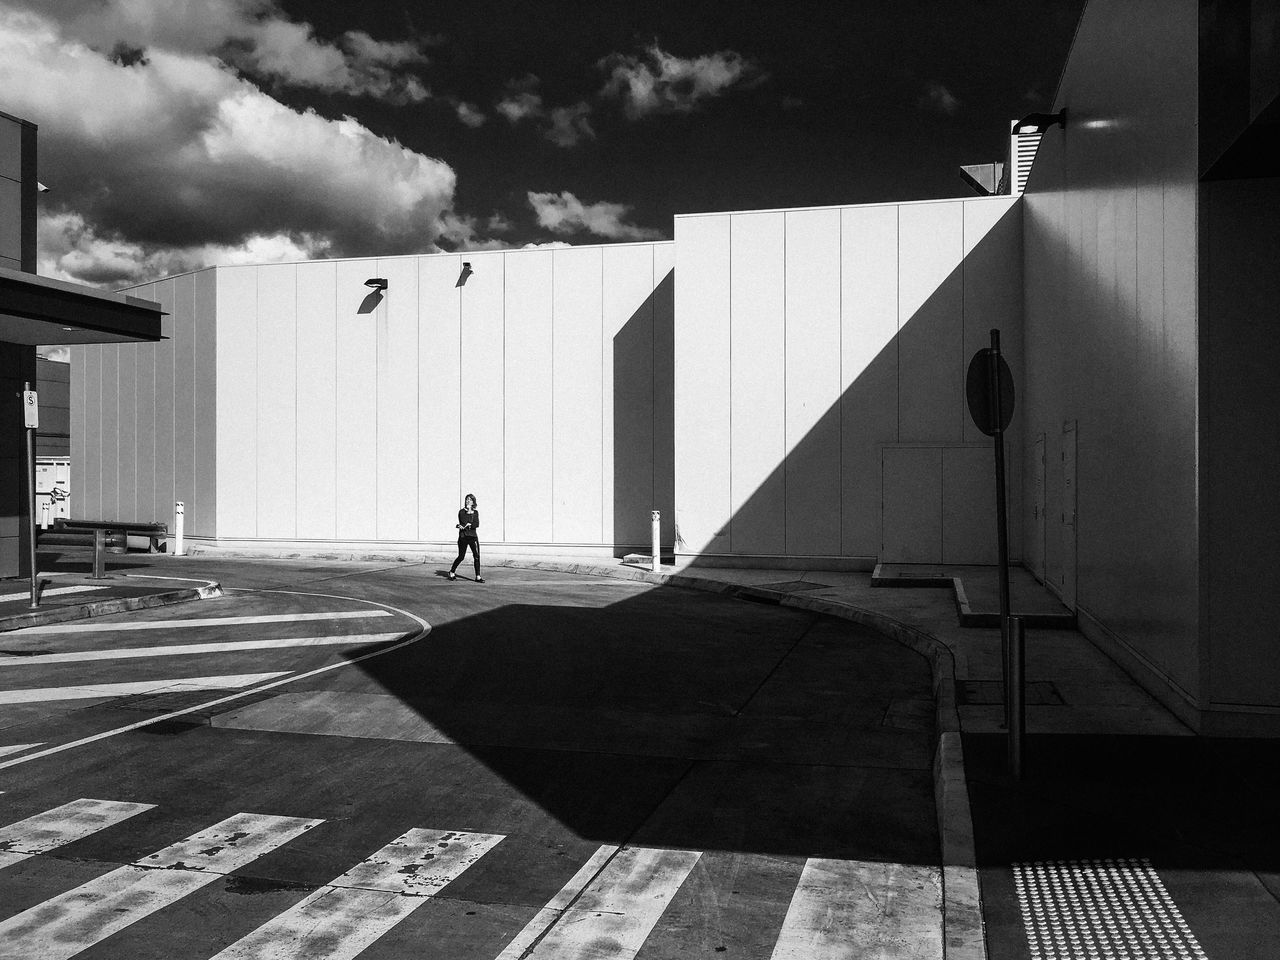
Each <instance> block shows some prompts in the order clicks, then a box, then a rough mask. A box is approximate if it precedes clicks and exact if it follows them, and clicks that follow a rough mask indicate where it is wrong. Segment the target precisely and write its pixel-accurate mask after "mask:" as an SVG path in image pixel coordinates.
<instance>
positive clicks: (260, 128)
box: [0, 0, 455, 279]
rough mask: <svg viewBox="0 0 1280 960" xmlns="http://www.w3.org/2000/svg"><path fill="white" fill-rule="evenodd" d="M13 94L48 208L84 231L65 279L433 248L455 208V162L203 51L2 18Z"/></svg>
mask: <svg viewBox="0 0 1280 960" xmlns="http://www.w3.org/2000/svg"><path fill="white" fill-rule="evenodd" d="M224 5H225V4H224ZM135 6H137V7H138V8H139V9H142V8H146V9H154V10H160V9H162V8H164V5H157V4H149V3H142V2H141V0H139V2H138V4H136V5H135ZM239 6H243V4H241V5H239ZM0 90H3V91H4V108H5V110H6V111H7V112H10V113H15V114H17V115H19V116H22V117H24V118H26V119H29V120H32V121H34V122H36V123H38V124H39V126H40V178H41V180H42V181H44V182H45V183H48V184H50V185H51V186H52V187H53V188H54V192H53V193H51V194H49V195H48V196H49V199H50V200H51V201H52V202H54V203H56V204H57V206H56V207H49V208H47V209H48V212H49V213H50V214H53V215H56V214H65V215H74V216H78V217H79V218H81V222H82V224H83V225H84V228H83V230H81V231H80V232H79V233H78V234H77V235H78V236H80V237H81V240H80V241H77V243H76V244H73V245H72V246H70V247H68V248H67V249H65V250H64V251H63V253H62V255H61V257H60V258H59V259H58V261H57V263H58V266H57V269H58V270H59V271H60V275H66V276H79V277H83V278H86V279H87V278H91V277H105V276H110V275H112V274H113V273H114V274H116V275H119V276H121V277H124V276H130V275H135V274H138V275H140V274H144V273H146V272H147V271H148V270H151V269H152V268H153V266H154V265H155V264H156V263H158V262H159V261H157V260H156V259H155V257H156V256H157V254H158V252H159V251H161V250H163V249H164V248H175V249H176V250H178V251H181V252H183V253H182V256H180V257H178V259H177V260H176V261H175V262H183V263H185V262H186V261H185V260H183V257H187V256H196V255H197V254H199V255H208V256H229V255H231V254H230V253H229V251H235V250H241V249H248V245H249V244H250V243H251V238H255V237H257V238H263V237H289V238H294V241H295V242H297V243H299V244H300V246H299V248H298V249H299V250H305V251H313V250H316V249H320V248H325V249H332V250H333V251H334V252H335V253H336V254H345V253H352V254H355V253H361V252H365V251H368V250H371V249H376V250H378V251H379V252H408V251H411V250H422V249H430V248H432V246H433V243H434V240H435V238H436V237H437V236H439V235H440V234H441V231H442V230H443V218H444V216H445V215H446V214H447V213H448V212H449V211H450V209H451V207H452V203H453V192H454V187H455V176H454V172H453V170H452V169H451V168H450V167H449V166H448V165H447V164H445V163H444V162H442V161H440V160H436V159H433V158H430V157H427V156H424V155H422V154H419V153H416V152H414V151H412V150H409V149H407V148H405V147H403V146H401V145H400V144H399V143H396V142H395V141H391V140H387V139H385V138H383V137H379V136H377V135H375V134H374V133H373V132H371V131H370V130H368V129H367V128H366V127H364V126H362V125H361V124H360V123H358V122H357V121H356V120H354V119H351V118H350V117H347V118H343V119H341V120H330V119H326V118H324V117H321V116H320V115H318V114H316V113H315V112H313V111H311V110H306V111H302V112H299V111H296V110H293V109H290V108H288V107H286V106H284V105H283V104H281V103H280V102H278V101H277V100H274V99H272V98H271V97H269V96H267V95H266V94H265V93H263V92H262V91H261V90H259V89H258V88H257V87H255V86H254V85H253V84H251V83H249V82H248V81H246V80H244V79H242V78H240V77H237V76H236V75H234V74H233V73H231V72H230V71H229V70H227V69H226V68H225V66H224V65H223V64H222V63H221V62H220V61H219V60H217V59H215V58H212V57H209V56H205V55H202V54H192V53H186V52H177V53H175V52H169V51H167V50H162V49H159V48H156V47H153V48H151V49H150V50H149V51H148V53H147V57H146V59H145V60H142V61H139V62H136V63H134V65H133V66H123V65H122V64H121V63H118V62H115V61H113V60H112V59H110V58H109V57H108V56H106V55H104V54H102V53H99V52H95V51H94V50H91V49H90V48H89V47H87V46H85V45H84V44H83V43H81V42H78V41H75V40H70V39H67V38H65V37H63V36H62V35H61V33H60V30H59V28H58V26H57V25H55V24H53V23H51V22H50V21H48V20H45V19H43V18H40V17H37V16H35V15H33V14H29V13H27V14H24V13H15V12H13V11H11V10H8V11H6V10H4V9H0ZM61 222H63V223H64V225H65V224H68V223H71V221H61ZM86 230H87V231H88V233H87V236H88V237H90V239H89V240H85V239H84V237H85V236H86V233H85V232H84V231H86ZM72 232H73V233H75V232H76V231H72ZM46 233H48V229H47V230H46ZM303 237H307V238H311V239H310V240H308V241H306V242H303V241H301V240H299V239H297V238H303ZM62 258H65V259H62ZM187 268H189V267H187Z"/></svg>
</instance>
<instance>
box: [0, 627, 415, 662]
mask: <svg viewBox="0 0 1280 960" xmlns="http://www.w3.org/2000/svg"><path fill="white" fill-rule="evenodd" d="M400 636H401V635H400V634H398V633H350V634H343V635H340V636H332V637H276V638H273V639H270V640H227V641H225V642H222V643H219V642H217V641H214V642H212V643H171V644H167V645H165V646H160V647H120V648H117V649H112V650H73V651H70V652H68V653H39V654H36V655H35V656H31V657H0V668H4V667H21V666H24V665H27V664H31V665H36V664H42V663H83V662H86V661H89V660H130V659H133V658H137V657H182V656H192V655H194V654H199V653H230V652H233V651H237V650H241V651H243V650H277V649H282V648H284V647H325V646H340V645H342V646H359V645H363V644H369V643H390V642H391V641H392V640H397V639H399V638H400Z"/></svg>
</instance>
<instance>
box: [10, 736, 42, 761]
mask: <svg viewBox="0 0 1280 960" xmlns="http://www.w3.org/2000/svg"><path fill="white" fill-rule="evenodd" d="M40 743H44V741H43V740H41V741H40ZM40 743H9V744H6V745H5V746H3V747H0V757H7V756H8V755H9V754H11V753H21V752H22V751H23V750H30V749H31V748H32V747H38V746H40Z"/></svg>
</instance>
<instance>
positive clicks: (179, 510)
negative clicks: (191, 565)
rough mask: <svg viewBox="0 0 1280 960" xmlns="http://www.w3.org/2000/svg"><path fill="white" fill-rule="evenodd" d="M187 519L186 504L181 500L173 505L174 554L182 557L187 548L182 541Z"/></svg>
mask: <svg viewBox="0 0 1280 960" xmlns="http://www.w3.org/2000/svg"><path fill="white" fill-rule="evenodd" d="M186 521H187V508H186V505H185V504H184V503H183V502H182V501H181V500H179V501H178V502H177V503H175V504H174V505H173V555H174V556H175V557H181V556H183V555H184V551H185V549H186V547H185V545H184V544H183V542H182V539H183V536H184V534H185V532H186V531H185V529H184V528H185V527H186Z"/></svg>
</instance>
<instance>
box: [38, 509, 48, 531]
mask: <svg viewBox="0 0 1280 960" xmlns="http://www.w3.org/2000/svg"><path fill="white" fill-rule="evenodd" d="M40 529H41V530H48V529H49V505H48V504H47V503H42V504H40Z"/></svg>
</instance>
